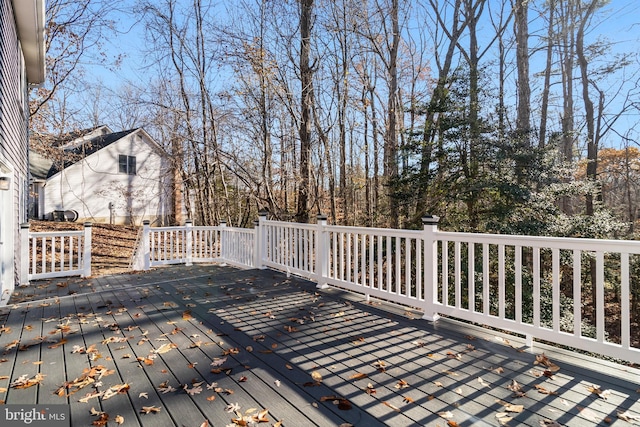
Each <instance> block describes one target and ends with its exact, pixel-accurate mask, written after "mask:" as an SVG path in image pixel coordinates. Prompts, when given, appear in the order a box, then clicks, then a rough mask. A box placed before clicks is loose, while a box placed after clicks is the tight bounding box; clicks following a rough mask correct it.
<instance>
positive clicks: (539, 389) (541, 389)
mask: <svg viewBox="0 0 640 427" xmlns="http://www.w3.org/2000/svg"><path fill="white" fill-rule="evenodd" d="M533 387H534V388H535V389H536V390H538V393H541V394H548V395H554V396H555V395H557V394H558V393H556V392H555V391H550V390H547V389H546V388H544V387H543V386H541V385H540V384H536V385H534V386H533Z"/></svg>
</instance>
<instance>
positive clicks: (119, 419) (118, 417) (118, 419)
mask: <svg viewBox="0 0 640 427" xmlns="http://www.w3.org/2000/svg"><path fill="white" fill-rule="evenodd" d="M113 420H114V421H115V422H116V423H117V424H118V425H121V424H124V417H123V416H122V415H116V417H115V418H114V419H113Z"/></svg>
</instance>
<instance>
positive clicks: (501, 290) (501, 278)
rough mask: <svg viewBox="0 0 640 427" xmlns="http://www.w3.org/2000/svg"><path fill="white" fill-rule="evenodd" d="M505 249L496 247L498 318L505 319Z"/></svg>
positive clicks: (500, 246)
mask: <svg viewBox="0 0 640 427" xmlns="http://www.w3.org/2000/svg"><path fill="white" fill-rule="evenodd" d="M504 268H505V247H504V245H498V317H500V318H501V319H504V318H505V305H506V304H505V296H506V280H505V271H504Z"/></svg>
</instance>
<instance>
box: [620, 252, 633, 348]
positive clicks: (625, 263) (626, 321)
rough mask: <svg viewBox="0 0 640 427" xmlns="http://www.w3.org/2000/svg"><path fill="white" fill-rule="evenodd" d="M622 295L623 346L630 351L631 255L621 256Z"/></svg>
mask: <svg viewBox="0 0 640 427" xmlns="http://www.w3.org/2000/svg"><path fill="white" fill-rule="evenodd" d="M620 272H621V276H620V279H621V280H620V295H621V307H620V321H621V324H620V328H621V332H622V333H621V335H622V336H621V344H622V347H623V348H625V349H629V347H630V346H631V310H630V307H629V303H630V301H629V300H630V295H631V292H630V287H629V254H628V253H625V252H623V253H621V254H620Z"/></svg>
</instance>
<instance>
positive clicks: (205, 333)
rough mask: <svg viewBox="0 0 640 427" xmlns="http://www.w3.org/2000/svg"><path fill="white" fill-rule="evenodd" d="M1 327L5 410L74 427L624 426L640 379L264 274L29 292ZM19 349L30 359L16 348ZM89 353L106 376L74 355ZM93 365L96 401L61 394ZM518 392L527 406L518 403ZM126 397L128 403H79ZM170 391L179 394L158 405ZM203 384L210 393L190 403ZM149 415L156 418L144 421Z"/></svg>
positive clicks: (160, 272)
mask: <svg viewBox="0 0 640 427" xmlns="http://www.w3.org/2000/svg"><path fill="white" fill-rule="evenodd" d="M2 325H4V326H5V328H4V329H3V332H0V351H1V352H2V354H1V357H0V358H1V359H2V362H0V378H4V379H0V391H1V390H4V389H7V390H6V391H4V392H0V400H5V401H6V403H34V404H35V403H47V404H53V403H67V404H69V405H70V412H71V416H72V425H73V426H74V427H75V426H76V425H78V426H82V425H87V426H89V425H91V423H92V422H93V421H95V420H96V419H97V418H96V417H95V416H94V415H92V414H91V413H90V410H91V408H95V410H96V411H104V412H106V413H107V414H108V415H109V417H110V423H109V425H111V424H112V422H113V421H114V418H115V416H116V415H121V416H123V417H124V419H125V424H124V425H127V426H129V425H131V426H183V425H184V426H188V427H190V426H200V425H201V424H202V423H203V422H205V421H208V422H209V425H212V426H226V425H228V424H231V423H232V418H234V417H236V416H237V415H236V414H234V413H233V412H227V411H226V408H227V407H228V405H234V404H237V405H239V407H240V411H239V412H240V413H244V412H245V411H247V410H249V409H250V408H254V409H253V412H252V414H257V411H258V410H262V409H268V411H269V412H268V415H267V418H268V419H269V421H270V423H269V424H265V425H272V424H275V423H276V422H277V421H281V422H282V424H281V425H282V426H306V425H319V426H339V425H341V424H343V423H350V424H352V425H354V426H375V425H392V426H414V425H420V426H445V425H446V424H447V421H448V420H449V419H450V420H451V421H455V422H456V423H457V425H460V426H495V425H499V421H498V419H497V418H496V414H498V413H500V412H504V411H505V406H504V405H505V404H507V403H509V404H514V405H517V404H520V405H523V408H524V409H523V411H522V412H520V413H515V412H514V413H510V414H509V416H511V417H513V420H512V421H511V422H509V423H508V425H525V426H539V425H540V422H541V420H544V419H550V420H556V421H557V422H558V423H560V424H561V425H566V426H589V425H593V426H595V425H615V426H628V425H630V423H628V422H626V421H624V420H622V419H620V418H618V411H622V412H624V411H629V412H630V413H631V414H632V415H634V416H636V417H640V403H639V399H640V372H639V371H638V369H637V368H633V367H627V366H622V365H617V364H615V363H612V362H608V361H603V360H600V359H594V358H592V357H589V356H585V355H581V354H575V353H572V352H570V351H567V350H560V349H555V348H551V347H547V346H544V345H538V344H536V348H534V349H533V350H529V349H526V348H523V346H522V342H521V340H519V339H518V338H514V337H505V336H504V335H501V334H499V333H497V332H492V331H488V330H483V329H479V328H476V327H472V326H469V325H465V324H461V323H458V322H452V321H449V320H442V321H439V322H438V323H436V324H432V323H430V322H427V321H424V320H420V319H419V316H416V315H415V313H411V312H410V311H408V310H406V309H403V308H398V307H397V306H393V305H385V304H381V303H378V302H367V301H365V300H364V298H363V297H361V296H357V295H353V294H350V293H347V292H344V291H341V290H337V289H335V288H332V289H328V290H317V289H316V288H315V287H314V285H313V284H312V283H310V282H307V281H304V280H300V279H296V278H288V277H286V275H283V274H280V273H277V272H273V271H269V270H246V271H241V270H237V269H234V268H231V267H224V266H219V265H198V266H192V267H186V266H173V267H169V268H163V269H157V270H153V271H151V272H148V273H143V274H132V275H126V274H125V275H117V276H104V277H99V278H92V279H87V280H83V279H77V278H76V279H60V280H49V281H40V282H34V283H33V284H32V285H31V286H29V287H27V288H20V289H18V290H17V291H16V293H15V295H14V297H13V299H12V301H11V303H10V305H9V306H7V307H2V308H0V326H2ZM61 325H63V326H64V327H62V328H61ZM7 328H10V330H9V329H7ZM61 339H65V340H66V341H64V342H61V341H60V340H61ZM507 339H508V340H509V341H508V342H507V341H506V340H507ZM16 340H17V342H18V343H19V345H22V346H24V345H28V347H27V348H24V347H23V350H22V351H18V350H17V348H15V347H11V343H13V342H14V341H16ZM92 345H93V346H94V348H95V350H96V352H97V353H94V355H93V357H94V359H95V360H92V357H91V355H89V354H86V353H82V352H74V351H73V350H74V346H78V347H76V348H79V347H82V348H89V347H90V346H92ZM163 345H164V346H165V347H163ZM169 345H170V346H171V347H166V346H169ZM8 347H11V348H8ZM50 347H51V348H50ZM165 350H166V351H165ZM543 351H544V352H545V354H547V356H549V358H551V359H552V360H553V361H554V362H555V363H556V364H558V366H560V370H559V371H558V372H556V373H555V374H554V375H553V378H548V377H546V376H540V375H536V374H539V373H541V372H542V370H543V368H541V367H540V366H537V365H535V364H534V362H535V355H536V354H540V353H542V352H543ZM98 353H99V357H96V354H98ZM225 357H226V359H225V362H224V363H222V364H221V366H219V367H215V366H211V363H212V361H214V360H218V361H220V360H222V358H225ZM380 362H384V369H380V365H379V364H378V363H380ZM97 365H102V366H104V367H105V368H106V369H109V370H113V373H112V374H110V375H108V376H105V377H104V378H102V379H101V384H99V385H97V387H96V388H94V387H93V384H92V385H89V386H87V387H85V388H83V389H82V390H80V391H78V392H77V393H75V394H72V395H70V396H68V397H67V396H58V395H55V394H54V392H55V390H56V389H57V388H58V387H59V386H61V385H62V384H64V383H65V381H72V380H74V379H75V378H79V377H80V376H81V375H82V373H83V371H84V370H85V369H88V368H91V367H95V366H97ZM38 372H42V373H43V374H46V377H45V378H44V380H43V381H42V384H41V385H39V386H34V387H30V388H26V389H15V388H11V387H10V386H9V384H11V382H12V381H14V380H15V379H16V378H18V377H19V376H20V375H22V374H28V375H29V376H33V375H35V374H37V373H38ZM314 372H316V373H319V374H321V375H322V380H321V381H316V380H315V379H314V378H313V377H312V373H314ZM514 380H515V381H517V382H518V383H519V384H520V385H521V386H522V387H523V389H524V391H525V392H526V395H525V396H524V397H516V396H514V393H513V391H511V390H510V389H509V388H508V386H510V385H511V384H512V382H513V381H514ZM125 383H126V384H128V385H129V386H130V388H129V390H128V391H127V392H126V393H122V394H118V395H116V396H113V397H111V398H109V399H103V398H93V399H90V400H89V401H88V402H87V403H83V402H80V401H79V399H80V398H82V397H84V396H85V395H86V393H90V392H92V391H94V390H98V391H105V390H107V389H108V388H109V387H111V386H113V385H117V384H125ZM163 383H164V384H168V385H170V386H172V387H173V388H175V390H174V391H171V392H168V393H163V392H162V391H161V389H159V386H160V385H161V384H163ZM194 384H195V385H196V386H198V385H199V386H200V387H201V388H202V389H201V390H199V389H196V390H195V392H194V390H193V388H194ZM403 384H405V385H403ZM536 385H537V386H542V387H544V388H545V389H546V390H548V391H552V392H555V393H557V394H553V395H549V394H542V393H539V392H538V391H537V390H536V389H535V386H536ZM594 385H598V386H600V388H601V390H609V391H610V393H609V392H608V393H609V394H608V396H607V398H606V399H603V398H602V397H598V396H597V395H596V394H594V393H592V392H591V391H590V390H589V387H592V386H594ZM185 387H186V389H187V390H191V391H192V394H189V393H187V391H186V390H185ZM372 389H373V390H372ZM225 390H226V391H227V392H225ZM367 390H368V391H369V393H367ZM231 392H232V394H231ZM332 396H333V397H332ZM340 399H346V400H342V401H341V400H340ZM340 402H342V405H338V404H337V403H340ZM345 402H348V403H349V407H350V409H347V406H345ZM144 406H146V407H152V406H153V407H158V408H160V410H159V412H158V413H152V414H143V413H141V409H142V408H143V407H144ZM448 413H449V414H450V415H451V418H448ZM605 420H606V421H605Z"/></svg>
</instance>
